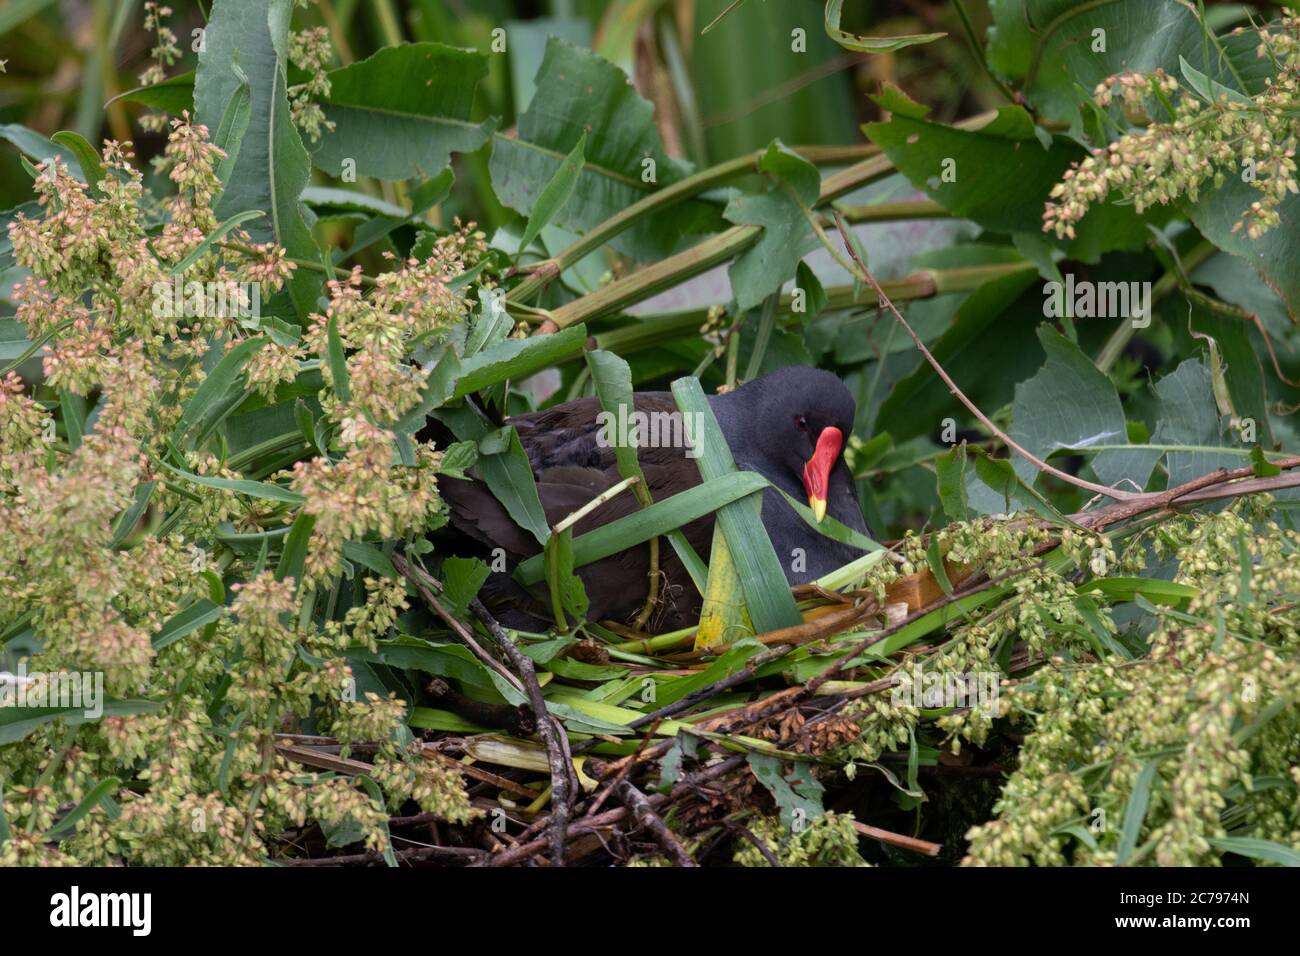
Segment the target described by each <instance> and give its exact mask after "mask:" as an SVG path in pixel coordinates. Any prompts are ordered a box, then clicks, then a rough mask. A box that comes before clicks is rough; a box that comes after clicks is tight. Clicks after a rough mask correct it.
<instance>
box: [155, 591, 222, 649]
mask: <svg viewBox="0 0 1300 956" xmlns="http://www.w3.org/2000/svg"><path fill="white" fill-rule="evenodd" d="M225 611H226V609H225V608H224V607H222V606H221V605H220V604H214V603H213V602H212V601H209V600H208V599H207V598H202V599H200V600H198V601H195V602H194V603H193V604H191V605H190V606H189V607H187V608H186V609H185V610H183V611H180V612H178V613H177V614H174V615H173V616H172V617H171V618H169V619H168V620H167V621H166V622H165V623H164V624H163V626H162V627H161V628H160V629H159V630H158V632H157V633H156V634H154V636H153V639H152V643H153V649H154V650H155V651H161V650H162V649H163V648H164V647H167V646H169V645H171V644H175V643H176V642H177V641H179V640H180V639H181V638H182V637H185V636H186V635H187V634H192V633H193V632H194V631H197V630H198V629H199V628H201V627H204V626H206V625H208V624H211V623H212V622H213V621H217V620H220V619H221V615H222V614H224V613H225Z"/></svg>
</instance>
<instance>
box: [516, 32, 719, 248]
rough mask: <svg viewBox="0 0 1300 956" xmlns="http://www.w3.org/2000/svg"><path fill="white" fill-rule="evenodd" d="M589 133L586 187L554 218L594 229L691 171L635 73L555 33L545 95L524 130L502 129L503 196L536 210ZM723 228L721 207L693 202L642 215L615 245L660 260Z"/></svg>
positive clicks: (542, 83) (519, 207) (540, 88)
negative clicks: (664, 133)
mask: <svg viewBox="0 0 1300 956" xmlns="http://www.w3.org/2000/svg"><path fill="white" fill-rule="evenodd" d="M584 135H585V136H586V141H587V146H586V163H585V165H584V166H583V168H582V171H581V172H580V173H579V175H578V183H577V187H576V188H575V190H574V191H573V195H572V196H571V197H570V198H569V201H568V202H566V203H565V204H564V205H563V206H562V207H561V208H560V209H559V210H558V211H557V212H556V214H555V216H554V218H553V219H552V220H551V221H552V222H553V223H554V224H555V225H558V226H563V227H564V228H565V229H568V230H571V231H573V232H579V233H581V232H585V231H587V230H589V229H592V228H594V227H595V226H597V225H599V224H601V223H603V222H604V221H605V220H607V219H609V218H611V217H612V216H615V215H617V214H619V213H621V212H622V211H623V210H624V209H626V208H627V207H628V206H630V205H632V204H633V203H634V202H636V201H637V200H639V199H642V198H644V197H645V196H646V195H648V194H649V193H652V192H654V191H655V190H656V189H659V188H662V187H664V186H669V185H672V184H673V183H676V182H678V181H680V180H681V179H682V178H684V177H685V175H686V174H687V170H686V168H685V167H684V166H682V165H681V164H679V163H677V162H675V161H674V160H673V159H671V158H669V156H668V154H667V152H666V151H665V150H664V147H663V143H662V141H661V140H660V138H659V133H658V131H657V130H656V128H655V124H654V108H653V107H652V106H651V105H650V104H649V103H648V102H646V101H645V100H644V99H642V98H641V97H640V96H638V95H637V93H636V91H635V90H634V89H633V88H632V85H631V83H629V82H628V78H627V76H626V74H624V73H623V71H622V70H620V69H619V68H618V67H616V66H614V65H613V64H612V63H609V62H607V61H605V60H602V59H601V58H600V57H598V56H596V55H595V54H594V53H591V52H590V51H588V50H583V49H580V48H579V47H576V46H574V45H572V44H570V43H566V42H564V41H563V40H559V39H556V38H554V37H552V38H551V39H550V41H549V42H548V43H547V46H546V56H545V58H544V59H543V61H542V66H541V69H540V70H538V73H537V92H536V94H535V95H534V96H533V100H532V102H531V103H530V104H529V106H528V109H527V110H526V111H525V112H524V113H523V115H522V116H520V117H519V127H518V137H517V138H514V139H512V138H510V137H506V136H497V137H496V139H495V140H494V142H493V146H492V160H491V172H492V185H493V187H494V188H495V189H496V193H497V196H498V198H499V199H500V200H501V202H502V203H504V204H505V205H507V206H509V207H510V208H511V209H514V210H516V211H518V212H519V213H521V214H523V215H529V214H531V213H532V212H533V210H534V209H535V207H536V204H537V202H538V201H539V200H540V198H541V195H542V193H543V192H544V191H545V189H546V186H547V184H548V183H550V182H551V180H553V179H554V178H555V174H556V171H557V170H558V169H559V168H560V166H561V165H563V163H564V161H565V157H566V156H568V155H569V154H570V153H572V151H573V148H574V146H575V145H576V144H577V142H578V140H579V139H581V138H582V137H583V136H584ZM650 164H653V166H651V165H650ZM651 172H653V178H652V179H649V181H647V179H648V178H649V177H650V174H651ZM643 177H644V178H643ZM720 225H721V220H720V219H719V216H718V211H717V207H716V206H713V205H712V204H710V203H707V202H704V201H702V200H688V201H685V202H682V203H678V204H676V205H674V206H672V207H671V208H669V209H665V210H663V211H662V212H659V213H657V214H656V215H654V216H652V217H650V218H649V219H647V220H643V221H640V222H638V223H637V224H635V225H633V226H632V227H631V228H629V229H628V230H626V231H625V232H623V233H621V234H620V235H619V236H617V237H616V238H614V239H613V240H612V243H611V244H612V245H613V246H614V247H615V248H616V249H618V250H619V251H620V252H623V253H624V254H626V255H630V256H632V257H634V258H636V259H641V260H647V259H659V258H663V257H664V256H666V255H668V254H670V253H672V252H674V251H675V250H676V249H677V247H678V245H679V244H680V243H681V242H682V240H683V238H684V237H689V236H692V235H698V234H701V233H706V232H713V231H715V230H716V229H717V228H719V227H720Z"/></svg>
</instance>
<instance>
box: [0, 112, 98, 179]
mask: <svg viewBox="0 0 1300 956" xmlns="http://www.w3.org/2000/svg"><path fill="white" fill-rule="evenodd" d="M0 139H7V140H8V141H9V142H11V143H13V144H14V146H16V147H18V151H19V152H20V153H22V154H23V155H24V156H29V157H31V159H32V161H33V162H37V163H43V162H46V161H47V160H49V159H52V158H54V157H58V158H59V159H61V160H63V162H64V163H66V164H67V167H68V172H69V173H71V174H72V175H73V176H75V177H76V178H77V179H80V180H81V181H82V182H83V183H84V182H85V181H86V174H85V173H84V172H82V170H81V162H80V161H79V160H78V159H77V154H76V153H74V152H73V151H72V150H71V149H69V148H68V147H66V146H61V145H59V144H58V143H56V142H54V141H53V140H49V139H46V138H45V137H44V136H42V135H41V134H40V133H38V132H36V131H35V130H31V129H28V128H27V127H26V126H23V125H21V124H19V123H4V124H0Z"/></svg>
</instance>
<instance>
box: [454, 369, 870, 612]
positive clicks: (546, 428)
mask: <svg viewBox="0 0 1300 956" xmlns="http://www.w3.org/2000/svg"><path fill="white" fill-rule="evenodd" d="M634 404H635V411H636V412H638V413H643V415H644V416H645V418H644V419H641V420H640V421H638V420H636V419H633V420H632V424H633V425H638V424H639V425H640V431H641V436H642V437H641V438H640V440H639V441H637V442H636V444H637V457H638V460H639V461H640V463H641V467H642V470H643V471H644V472H645V476H646V482H647V485H648V487H649V490H650V494H651V495H652V497H653V498H654V500H655V501H662V500H664V499H666V498H669V497H671V496H672V495H675V494H677V493H678V492H681V491H684V490H686V489H687V488H689V487H691V486H692V485H696V484H699V482H700V474H699V469H698V467H697V465H696V461H695V459H694V458H692V457H690V456H689V455H688V453H687V452H688V448H687V447H684V444H685V443H684V442H682V441H680V440H679V439H681V438H682V437H683V436H689V437H694V435H693V430H692V429H689V428H686V429H683V422H682V420H681V418H680V414H679V413H678V412H677V405H676V402H675V401H674V400H673V397H672V395H671V394H670V393H668V392H642V393H638V394H636V395H635V396H634ZM709 404H710V406H711V407H712V409H713V414H714V415H715V417H716V418H717V420H718V424H719V425H720V426H721V429H722V434H723V436H724V437H725V438H726V440H727V445H728V446H729V447H730V449H731V454H732V457H733V458H734V459H735V461H736V465H737V467H739V468H742V469H745V470H749V471H756V472H758V473H759V474H761V475H763V476H764V477H765V478H767V479H768V480H769V481H770V482H771V483H772V484H773V485H775V486H777V487H778V488H781V489H782V490H783V491H785V492H786V493H787V494H789V495H791V496H792V497H794V498H796V499H798V498H799V497H800V495H803V496H805V497H806V498H807V500H808V503H809V506H810V507H811V508H812V510H813V512H814V514H816V515H817V517H818V520H821V519H822V517H823V516H824V515H826V514H829V515H831V516H832V517H833V518H835V519H836V520H838V521H840V522H841V523H842V524H845V525H847V526H848V527H850V528H852V529H854V530H856V531H859V532H862V533H863V534H865V533H866V532H867V528H866V523H865V522H864V521H863V518H862V507H861V505H860V504H859V502H858V497H857V493H856V491H855V490H854V487H853V478H852V476H851V475H850V473H849V470H848V467H847V465H845V463H844V459H843V457H842V456H841V454H840V452H841V450H842V447H843V443H844V440H845V436H846V435H848V434H850V432H851V430H852V427H853V418H854V412H855V403H854V401H853V396H852V395H851V394H850V392H849V390H848V389H847V388H846V387H845V386H844V384H843V383H842V382H841V381H840V380H839V379H838V378H837V377H836V376H835V375H833V374H831V373H830V372H824V371H821V370H820V369H815V368H809V367H807V366H800V365H796V366H789V367H786V368H782V369H778V370H776V371H774V372H771V373H769V374H767V375H764V376H763V377H761V378H758V379H755V380H754V381H752V382H749V383H747V384H745V385H742V386H740V387H739V388H737V389H736V390H735V391H732V392H729V393H727V394H724V395H714V396H711V397H710V398H709ZM669 416H675V417H674V418H671V419H670V418H669ZM507 423H508V424H511V425H514V426H515V428H516V429H517V431H518V433H519V439H520V442H521V443H522V445H523V447H524V450H525V451H526V452H527V454H528V460H529V463H530V464H531V465H532V470H533V476H534V478H536V480H537V491H538V494H539V496H540V498H541V502H542V508H543V510H544V511H545V513H546V519H547V521H548V523H550V524H552V525H553V524H555V523H556V522H558V521H560V520H561V519H563V518H564V517H565V516H567V515H569V514H571V513H573V512H574V511H576V510H577V509H578V508H580V507H582V506H583V505H585V504H587V503H588V502H589V501H590V500H591V499H592V498H594V497H595V496H596V495H598V494H599V493H600V492H601V491H603V490H605V489H606V488H609V487H610V486H611V485H613V484H615V483H617V482H618V481H619V480H620V476H619V473H618V467H617V463H616V461H615V454H614V447H613V445H614V444H615V442H616V441H617V440H618V438H619V435H618V433H617V432H616V431H614V430H613V429H614V426H615V424H616V423H614V422H611V421H610V420H609V418H608V416H602V413H601V408H600V405H599V403H598V402H597V400H596V399H594V398H583V399H578V400H577V401H573V402H566V403H564V404H562V405H556V406H554V407H552V408H548V409H545V410H543V411H539V412H532V413H529V414H526V415H518V416H515V417H513V418H511V419H509V420H508V422H507ZM651 423H654V424H655V425H657V426H659V427H658V429H657V432H658V441H657V442H656V443H654V444H652V445H650V446H649V447H647V438H649V439H651V440H653V439H654V438H655V434H654V431H653V430H652V429H651V428H650V427H649V426H650V425H651ZM665 437H668V438H669V439H670V440H669V441H665V440H664V439H665ZM440 488H441V491H442V495H443V498H444V499H445V500H447V501H448V502H449V503H450V505H451V524H452V525H453V527H455V528H457V529H459V530H460V531H462V532H464V533H465V534H467V535H469V536H470V537H471V538H473V539H474V540H476V541H477V542H479V543H480V544H482V545H483V546H485V548H486V549H497V548H500V549H504V551H505V554H506V556H507V571H506V573H498V574H494V575H492V577H491V578H489V581H488V584H487V585H486V587H485V594H484V597H485V598H486V599H487V600H488V601H489V603H492V604H494V605H495V606H496V609H497V613H498V614H499V615H500V617H501V619H502V621H504V622H505V623H507V624H510V625H511V626H515V627H520V628H530V629H539V628H540V627H541V626H545V623H546V618H547V612H546V610H545V608H546V604H545V603H544V602H542V601H539V600H537V599H536V597H535V596H534V595H531V594H528V593H527V592H525V591H524V590H523V589H522V588H521V587H519V586H518V585H516V584H515V583H514V582H513V580H511V579H510V576H509V572H510V571H513V569H514V566H515V565H516V564H517V563H518V562H519V561H521V560H523V559H524V558H527V557H530V556H532V555H534V554H537V553H538V552H539V551H540V547H539V545H538V543H537V541H536V539H535V538H534V537H533V536H532V535H531V534H529V533H528V532H527V531H525V530H524V529H522V528H520V527H519V526H518V525H517V524H515V522H514V521H513V520H512V519H511V518H510V516H509V514H508V513H507V512H506V510H505V508H503V507H502V506H501V504H500V503H499V502H498V501H497V500H496V498H495V497H494V496H493V495H492V493H491V492H490V491H489V490H488V489H487V487H486V486H485V485H483V484H481V483H480V482H478V481H461V480H457V479H450V478H449V479H445V480H444V481H443V482H442V483H441V485H440ZM637 507H638V505H637V503H636V501H635V499H634V497H633V496H632V495H631V494H630V493H629V494H623V495H619V496H618V497H616V498H615V499H613V500H612V501H610V502H609V503H607V504H605V505H603V506H602V507H600V508H598V509H597V510H596V511H595V512H594V513H593V514H591V515H588V516H587V517H586V518H584V519H583V520H582V521H580V522H578V524H577V525H576V526H575V528H574V534H575V535H578V534H583V533H585V532H587V531H590V530H592V529H593V528H595V527H599V526H600V525H603V524H606V523H608V522H610V521H614V520H616V519H617V518H620V517H622V516H624V515H626V514H629V513H631V512H633V511H635V510H636V509H637ZM762 518H763V524H764V526H765V527H766V530H767V533H768V536H769V537H770V538H771V541H772V545H773V548H774V549H775V551H776V555H777V558H778V560H779V561H780V562H781V564H782V566H783V567H784V569H785V573H786V577H787V579H788V580H789V581H790V583H792V584H799V583H804V582H807V581H811V580H814V579H815V578H818V577H821V576H822V575H824V574H826V573H828V572H830V571H832V570H834V569H835V568H838V567H840V566H841V565H843V564H846V563H847V562H849V561H851V560H853V559H854V558H856V557H858V556H860V555H861V554H862V552H861V551H860V550H859V549H857V548H854V547H852V546H850V545H845V544H840V543H838V542H836V541H833V540H831V539H830V538H827V537H825V536H824V535H821V534H819V533H818V532H817V531H815V530H814V529H813V528H811V527H809V525H808V524H807V523H806V522H805V521H804V520H803V519H801V518H800V517H799V515H797V514H796V513H795V511H794V509H792V508H791V507H790V505H789V504H788V503H787V502H786V501H785V499H784V498H782V497H781V496H780V495H779V494H777V493H776V492H775V491H773V490H772V489H771V488H768V489H765V490H764V492H763V504H762ZM683 530H684V532H685V534H686V538H687V540H688V541H690V543H691V545H692V546H693V547H694V548H695V550H696V552H697V553H698V554H700V555H701V557H703V558H704V559H705V560H707V559H708V554H709V549H710V545H711V542H712V536H713V516H712V515H706V516H705V517H703V518H700V519H699V520H697V521H694V522H692V523H691V524H689V525H687V526H686V527H685V528H684V529H683ZM659 559H660V569H661V572H662V574H663V576H664V578H665V579H666V587H665V588H664V589H663V591H662V592H661V601H662V606H661V610H660V612H659V613H658V614H657V615H656V619H655V620H654V621H653V622H652V624H651V627H652V630H656V631H667V630H674V629H677V628H681V627H687V626H689V625H691V624H693V623H694V622H695V621H696V620H698V616H699V611H700V604H701V599H700V595H699V593H698V592H697V591H696V590H695V587H694V585H693V584H692V583H691V581H690V578H689V576H688V574H687V572H686V569H685V568H684V567H683V566H682V564H681V562H680V561H679V560H678V558H677V556H676V553H675V552H674V551H673V549H672V548H671V547H667V546H666V545H665V546H661V547H660V549H659ZM648 571H649V548H648V546H647V545H645V544H642V545H639V546H637V547H634V548H629V549H628V550H626V551H623V552H620V553H619V554H615V555H611V556H610V557H608V558H605V559H603V560H601V561H597V562H595V563H593V564H589V565H586V566H585V567H583V568H580V569H578V574H579V576H580V577H581V578H582V580H583V584H584V586H585V588H586V591H587V596H588V598H589V599H590V602H591V605H590V609H589V611H588V616H589V617H590V618H591V619H593V620H600V619H613V620H624V619H627V618H630V617H631V616H633V615H634V614H635V613H636V612H637V611H638V610H639V609H640V608H641V606H642V605H643V603H644V601H645V597H646V592H647V589H648V584H647V573H648ZM538 594H539V595H540V590H539V592H538ZM503 605H504V606H503Z"/></svg>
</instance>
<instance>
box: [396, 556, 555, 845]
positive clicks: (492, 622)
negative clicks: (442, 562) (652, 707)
mask: <svg viewBox="0 0 1300 956" xmlns="http://www.w3.org/2000/svg"><path fill="white" fill-rule="evenodd" d="M392 561H393V566H394V567H395V568H397V570H398V573H399V574H401V575H402V576H403V577H405V578H406V579H407V580H408V581H410V582H411V583H412V584H414V585H415V587H416V589H417V590H418V591H419V592H420V595H421V597H423V598H424V600H425V601H426V602H428V603H429V605H430V606H431V607H432V608H433V609H434V610H435V611H437V612H438V615H439V616H440V617H441V618H442V619H443V620H444V621H446V622H447V623H448V624H449V625H450V626H451V628H452V629H453V630H454V631H455V632H456V633H457V634H458V635H460V637H461V640H463V641H465V643H466V644H468V645H469V647H470V649H471V650H473V651H474V653H475V654H477V655H478V656H479V657H480V658H481V659H483V661H484V663H490V665H491V666H492V667H493V669H494V670H497V672H498V673H503V674H504V675H505V676H506V677H508V678H509V680H510V683H511V684H513V685H514V686H515V687H516V688H518V689H519V690H520V691H521V692H523V693H524V694H525V696H527V697H528V703H529V704H530V705H531V706H532V708H533V716H534V717H535V718H536V719H537V733H538V735H539V736H540V737H541V738H542V743H543V745H545V747H546V761H547V763H548V764H549V765H550V768H551V805H552V812H551V855H552V862H553V863H554V864H555V865H556V866H563V865H564V843H565V829H566V827H567V825H568V821H569V804H570V798H571V795H572V793H573V785H574V784H576V782H577V781H576V780H575V778H574V773H573V757H572V756H571V755H570V754H569V738H568V737H567V736H566V735H565V732H564V727H563V725H562V724H560V722H559V721H558V720H556V719H555V718H554V717H552V716H551V714H550V712H549V711H548V710H547V709H546V700H545V698H543V697H542V688H541V686H540V685H539V684H538V683H537V673H536V671H534V669H533V661H532V658H530V657H529V656H528V655H527V654H525V653H524V652H523V651H521V650H520V649H519V647H518V646H517V645H516V644H515V642H514V641H513V640H511V639H510V635H509V634H507V633H506V632H505V629H504V628H503V627H502V626H501V625H500V624H498V623H497V620H496V618H494V617H493V616H492V615H491V613H489V612H488V609H487V608H486V607H484V606H483V602H482V601H480V600H479V599H478V598H475V599H474V600H473V601H471V602H470V605H469V609H470V613H472V614H473V615H474V616H475V617H476V618H478V619H479V621H480V623H482V624H483V626H484V627H485V628H487V631H488V633H489V634H491V635H492V638H493V640H495V641H496V644H497V647H498V649H499V650H500V651H501V653H502V654H504V655H505V657H506V658H507V659H508V660H509V661H510V666H511V667H513V668H514V669H515V671H516V672H517V673H518V674H519V677H518V678H516V677H515V676H514V675H513V674H511V673H510V672H509V671H507V670H505V669H504V668H503V667H502V666H501V664H500V662H498V661H497V660H496V658H494V657H492V656H491V655H489V654H488V653H487V652H486V651H485V650H483V648H482V647H481V646H480V645H479V644H478V642H477V641H475V640H474V637H473V635H472V634H471V633H470V631H469V628H467V627H466V626H465V625H464V624H463V623H461V622H460V621H458V620H457V619H456V618H455V616H454V615H452V614H451V612H450V611H448V610H447V609H446V608H445V607H443V606H442V603H441V602H440V601H439V600H438V599H437V597H436V595H435V594H434V593H433V592H434V589H435V588H436V589H437V590H439V591H441V590H442V584H441V583H440V582H439V581H437V580H435V579H434V578H433V577H432V576H430V575H429V574H428V572H426V571H424V570H423V569H422V568H418V567H416V566H415V565H413V564H412V563H411V562H409V561H408V560H406V558H405V557H404V556H403V555H400V554H394V555H393V558H392Z"/></svg>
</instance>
